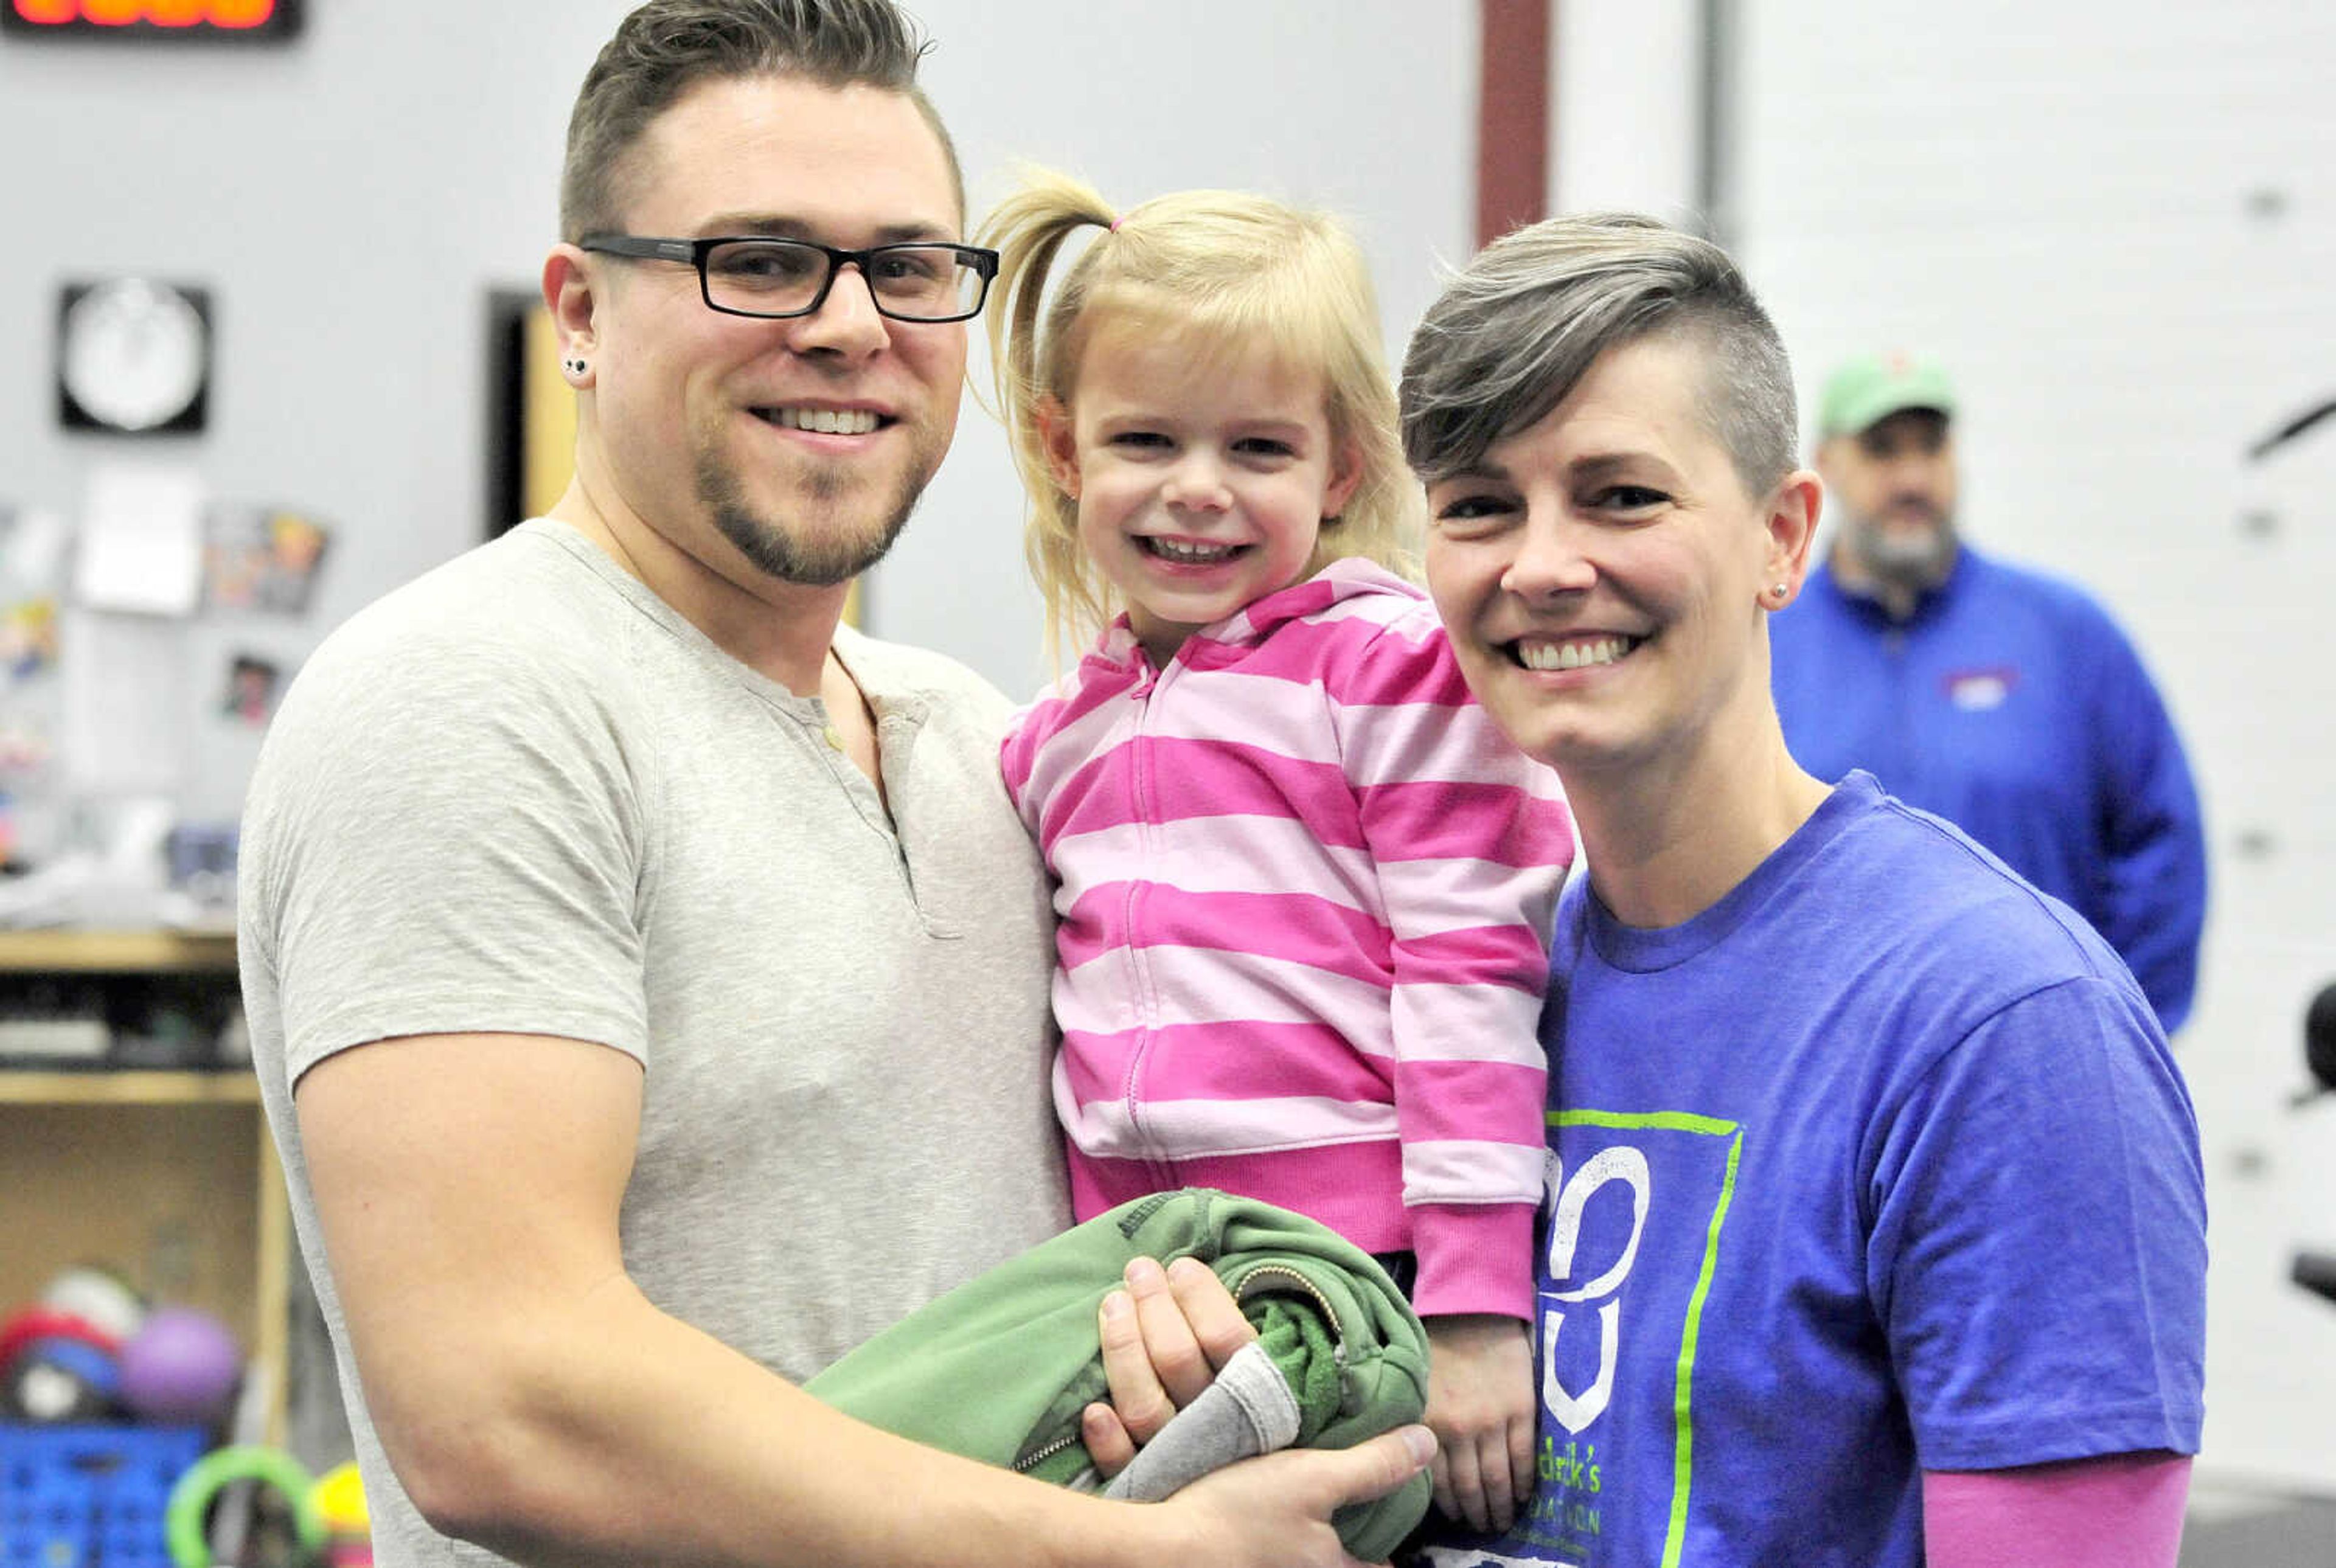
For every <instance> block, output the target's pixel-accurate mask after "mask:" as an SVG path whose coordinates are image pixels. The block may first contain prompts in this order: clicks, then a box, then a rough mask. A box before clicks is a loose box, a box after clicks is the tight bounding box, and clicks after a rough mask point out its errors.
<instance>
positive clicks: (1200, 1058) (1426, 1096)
mask: <svg viewBox="0 0 2336 1568" xmlns="http://www.w3.org/2000/svg"><path fill="white" fill-rule="evenodd" d="M1003 763H1004V769H1005V775H1006V786H1007V793H1008V794H1010V795H1011V796H1012V797H1013V800H1014V803H1015V805H1016V807H1017V809H1018V810H1019V811H1020V812H1021V813H1022V820H1023V822H1024V823H1025V824H1026V825H1027V827H1028V828H1029V829H1030V831H1031V833H1033V834H1034V835H1035V836H1036V838H1037V842H1038V845H1039V848H1040V850H1041V851H1042V852H1044V853H1045V855H1046V863H1047V865H1048V867H1049V868H1050V869H1051V870H1052V871H1053V872H1054V874H1055V878H1056V892H1055V909H1056V913H1057V914H1058V915H1059V916H1060V924H1059V926H1058V928H1057V935H1056V954H1057V958H1058V963H1057V967H1056V972H1055V1016H1056V1022H1057V1023H1058V1024H1059V1025H1060V1026H1061V1028H1062V1035H1063V1045H1062V1050H1061V1053H1060V1055H1059V1056H1058V1057H1056V1063H1055V1074H1054V1084H1055V1090H1054V1092H1055V1106H1056V1112H1057V1114H1058V1115H1060V1116H1061V1118H1062V1121H1063V1125H1064V1128H1065V1130H1066V1133H1067V1135H1068V1139H1069V1159H1070V1168H1071V1196H1072V1203H1073V1206H1074V1208H1075V1209H1076V1213H1077V1215H1078V1217H1079V1218H1080V1219H1082V1220H1085V1219H1088V1218H1091V1217H1093V1216H1094V1215H1095V1214H1098V1213H1102V1212H1103V1211H1104V1210H1105V1209H1108V1208H1111V1207H1113V1206H1114V1205H1115V1204H1118V1203H1124V1202H1125V1201H1126V1200H1128V1199H1130V1198H1134V1197H1137V1196H1141V1195H1143V1194H1144V1193H1153V1192H1159V1191H1163V1190H1165V1189H1170V1188H1175V1187H1183V1186H1208V1187H1219V1188H1222V1189H1224V1190H1226V1191H1228V1192H1235V1193H1242V1194H1244V1195H1247V1196H1251V1197H1256V1198H1261V1199H1264V1200H1266V1201H1267V1202H1270V1203H1279V1204H1281V1205H1282V1206H1283V1207H1285V1208H1290V1209H1295V1210H1297V1211H1299V1213H1305V1214H1309V1215H1311V1216H1313V1217H1314V1218H1315V1219H1318V1220H1319V1221H1321V1222H1324V1223H1325V1224H1328V1225H1329V1226H1331V1227H1332V1228H1333V1229H1335V1230H1337V1231H1338V1232H1341V1233H1342V1234H1344V1235H1345V1236H1347V1237H1348V1240H1350V1241H1352V1242H1355V1243H1356V1244H1357V1245H1358V1246H1360V1247H1362V1248H1364V1249H1365V1250H1367V1251H1374V1252H1385V1251H1397V1250H1399V1249H1405V1248H1408V1249H1410V1250H1412V1251H1414V1252H1416V1254H1417V1257H1418V1261H1419V1278H1418V1282H1417V1285H1416V1290H1415V1291H1414V1304H1415V1305H1416V1307H1417V1308H1418V1310H1420V1311H1421V1312H1422V1313H1451V1312H1498V1313H1504V1314H1507V1315H1508V1316H1511V1317H1516V1318H1524V1319H1528V1320H1530V1319H1531V1317H1532V1314H1533V1308H1532V1300H1533V1296H1532V1281H1533V1267H1532V1257H1531V1254H1532V1248H1533V1211H1534V1207H1535V1205H1536V1204H1537V1203H1538V1202H1539V1201H1540V1198H1541V1195H1542V1161H1543V1096H1544V1091H1545V1087H1546V1083H1547V1064H1546V1063H1545V1061H1544V1060H1543V1055H1542V1050H1541V1047H1540V1044H1539V1041H1538V1039H1537V1037H1536V1025H1537V1022H1538V1018H1539V1013H1540V1007H1541V997H1542V989H1543V984H1544V982H1545V980H1546V977H1547V973H1548V952H1549V937H1550V923H1551V920H1552V911H1553V910H1554V906H1555V903H1556V899H1557V891H1558V887H1559V884H1560V883H1561V882H1562V881H1563V879H1564V876H1565V872H1566V868H1567V867H1568V866H1569V865H1570V864H1571V863H1572V859H1573V849H1574V840H1573V824H1572V817H1571V815H1570V813H1568V812H1567V811H1566V808H1565V804H1564V801H1563V798H1562V794H1561V793H1560V791H1559V787H1558V783H1557V775H1556V774H1554V773H1553V772H1552V771H1551V770H1549V769H1548V768H1545V767H1543V766H1542V765H1539V764H1537V763H1534V762H1533V761H1531V760H1530V759H1528V758H1526V757H1525V756H1523V755H1521V754H1520V753H1519V752H1518V751H1517V750H1516V749H1515V747H1514V746H1513V745H1510V743H1509V742H1508V740H1507V738H1506V737H1505V736H1504V735H1502V734H1501V733H1500V731H1499V730H1498V729H1497V728H1495V727H1494V725H1493V722H1492V720H1491V719H1490V718H1489V717H1487V716H1486V715H1485V714H1484V710H1483V709H1482V708H1480V707H1478V706H1476V703H1475V699H1474V698H1473V697H1471V696H1470V695H1469V693H1468V688H1467V687H1466V685H1465V682H1464V681H1463V680H1462V678H1461V676H1460V669H1459V667H1458V665H1457V664H1456V663H1455V660H1454V658H1453V656H1452V651H1451V648H1450V646H1449V645H1448V644H1447V643H1446V641H1445V636H1444V628H1443V627H1442V626H1441V624H1440V623H1439V622H1438V621H1437V620H1436V610H1435V608H1434V607H1433V606H1432V605H1430V604H1429V603H1428V602H1427V599H1426V595H1424V594H1423V593H1421V592H1420V590H1419V589H1416V588H1414V587H1412V586H1411V585H1409V584H1407V583H1406V582H1404V581H1402V580H1401V579H1397V578H1396V577H1394V576H1393V575H1391V574H1389V573H1387V572H1386V571H1383V570H1380V569H1379V568H1378V567H1377V566H1374V565H1371V564H1370V563H1368V562H1367V561H1362V560H1342V561H1338V562H1335V563H1333V564H1332V565H1331V566H1329V568H1327V569H1325V570H1323V571H1321V572H1320V573H1319V574H1317V575H1316V576H1314V577H1312V578H1310V579H1307V580H1306V581H1304V582H1301V583H1298V584H1296V585H1294V586H1292V587H1290V588H1288V589H1282V590H1281V591H1280V592H1279V593H1274V594H1269V595H1267V596H1266V597H1265V598H1263V599H1259V600H1258V601H1257V602H1255V603H1254V604H1251V606H1250V607H1249V608H1248V609H1246V610H1244V611H1243V612H1242V613H1241V614H1240V615H1237V616H1234V617H1232V618H1230V619H1228V620H1225V621H1222V622H1221V623H1219V624H1218V625H1216V626H1213V627H1211V628H1207V629H1206V630H1204V631H1202V632H1200V633H1198V634H1196V635H1194V636H1193V637H1192V638H1190V639H1188V640H1187V641H1186V643H1185V644H1184V646H1183V648H1182V649H1181V650H1180V651H1179V652H1178V654H1177V656H1176V657H1175V658H1174V659H1173V660H1171V661H1170V663H1169V665H1168V667H1166V668H1165V669H1162V670H1154V669H1153V667H1152V664H1151V661H1150V660H1149V659H1148V658H1147V657H1145V656H1144V652H1143V649H1142V648H1140V647H1139V646H1138V645H1137V643H1136V641H1135V638H1134V634H1133V633H1131V632H1130V631H1129V630H1128V628H1127V625H1126V622H1125V620H1124V618H1123V619H1122V620H1121V621H1120V622H1119V623H1118V624H1117V625H1115V626H1114V627H1113V628H1111V629H1110V630H1108V631H1106V632H1105V634H1104V636H1103V638H1102V639H1101V640H1100V641H1099V642H1098V643H1097V645H1096V647H1095V649H1094V651H1092V652H1091V653H1089V654H1088V655H1087V657H1085V659H1083V660H1082V661H1081V662H1080V664H1079V666H1078V667H1077V668H1076V669H1075V670H1073V671H1072V672H1071V673H1070V674H1069V675H1067V676H1066V677H1064V678H1063V679H1062V680H1061V681H1059V682H1058V683H1056V687H1054V688H1053V689H1052V690H1051V691H1050V692H1049V693H1048V694H1047V695H1046V696H1044V697H1042V698H1041V699H1040V700H1039V701H1038V702H1037V703H1036V704H1034V705H1032V706H1030V707H1029V708H1027V709H1026V710H1025V711H1024V712H1023V713H1022V714H1021V715H1019V716H1017V720H1016V723H1015V726H1014V728H1013V730H1012V732H1011V733H1010V734H1009V735H1007V740H1006V744H1005V747H1004V756H1003Z"/></svg>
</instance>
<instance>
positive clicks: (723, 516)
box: [697, 453, 924, 588]
mask: <svg viewBox="0 0 2336 1568" xmlns="http://www.w3.org/2000/svg"><path fill="white" fill-rule="evenodd" d="M847 488H848V487H847V485H846V483H845V482H844V481H843V479H842V476H840V475H836V474H832V473H818V472H814V473H813V476H812V481H811V484H810V487H809V489H810V493H809V495H808V496H807V497H806V499H807V500H808V501H809V502H810V503H811V505H812V507H813V509H816V508H818V507H822V506H824V505H827V504H829V503H831V502H834V501H835V500H836V499H837V498H838V497H840V496H842V494H843V492H844V491H845V490H846V489H847ZM923 490H924V484H923V482H922V481H920V480H919V479H918V478H917V477H916V476H914V475H913V474H911V475H907V476H904V477H903V479H902V482H901V485H900V492H899V493H898V494H897V495H895V496H894V497H893V498H892V502H891V510H890V511H889V512H887V513H886V515H885V519H884V522H883V526H882V527H881V528H879V529H878V530H877V531H875V533H874V534H873V535H872V536H867V537H862V538H858V539H832V540H801V539H793V538H790V537H789V536H788V533H787V531H786V530H785V529H784V528H781V527H778V526H775V525H774V524H772V523H770V522H768V521H765V520H764V518H763V517H762V516H760V515H759V514H758V513H756V512H755V511H753V510H752V509H751V508H749V507H748V506H747V504H746V500H745V494H744V493H743V490H742V487H741V486H740V485H739V483H738V479H737V476H736V475H735V474H734V473H732V472H730V471H729V470H728V469H726V468H725V467H723V466H722V464H721V463H717V462H715V461H714V460H713V459H712V458H711V457H709V456H707V455H706V454H703V453H701V454H700V455H699V458H698V463H697V493H698V496H699V498H700V499H701V500H703V501H704V502H706V505H707V506H708V507H709V508H710V509H711V510H712V511H713V513H714V526H715V527H716V528H718V529H720V530H721V531H722V537H723V538H725V539H726V540H728V541H730V542H731V543H732V544H734V545H736V546H737V547H738V552H739V553H740V554H741V555H744V556H745V558H746V559H747V560H749V561H752V562H753V563H754V567H755V569H756V570H759V571H762V572H763V573H764V574H765V575H767V576H770V577H774V578H776V579H779V580H780V581H781V582H792V583H798V584H801V585H802V586H803V587H805V588H832V587H834V586H835V585H836V584H837V583H840V582H849V581H850V580H851V579H853V578H855V577H858V576H859V575H860V574H861V572H863V571H866V570H868V569H869V568H870V567H871V566H874V565H875V564H876V563H877V562H878V561H880V560H883V559H884V555H885V552H886V551H887V550H891V548H892V541H894V540H896V539H898V538H900V531H901V530H902V529H903V528H906V527H907V526H908V523H909V514H910V512H912V511H915V510H916V507H917V497H918V496H919V495H920V494H921V493H922V492H923Z"/></svg>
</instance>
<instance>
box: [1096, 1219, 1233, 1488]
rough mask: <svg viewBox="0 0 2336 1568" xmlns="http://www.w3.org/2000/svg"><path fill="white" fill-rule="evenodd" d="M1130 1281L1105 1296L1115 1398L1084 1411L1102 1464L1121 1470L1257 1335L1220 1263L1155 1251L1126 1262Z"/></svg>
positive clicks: (1106, 1362)
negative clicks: (1166, 1257) (1163, 1260)
mask: <svg viewBox="0 0 2336 1568" xmlns="http://www.w3.org/2000/svg"><path fill="white" fill-rule="evenodd" d="M1126 1279H1127V1289H1126V1290H1114V1291H1113V1292H1112V1293H1111V1294H1110V1295H1108V1296H1105V1298H1104V1302H1103V1313H1102V1329H1103V1369H1104V1377H1105V1378H1106V1379H1107V1380H1108V1381H1109V1383H1110V1384H1111V1403H1110V1404H1108V1405H1105V1404H1094V1405H1090V1406H1088V1407H1086V1409H1085V1412H1084V1413H1083V1414H1082V1416H1081V1417H1080V1432H1079V1435H1080V1437H1082V1438H1083V1439H1084V1440H1085V1443H1086V1447H1087V1454H1088V1456H1089V1457H1091V1458H1093V1459H1094V1460H1095V1469H1096V1470H1097V1471H1098V1472H1100V1473H1101V1474H1102V1475H1105V1476H1112V1475H1118V1474H1119V1473H1120V1472H1121V1471H1122V1470H1124V1469H1125V1468H1126V1467H1127V1466H1128V1464H1129V1462H1130V1461H1131V1460H1133V1459H1134V1457H1135V1450H1136V1449H1137V1448H1138V1447H1140V1446H1143V1445H1144V1444H1145V1443H1149V1442H1150V1441H1152V1439H1153V1437H1156V1436H1158V1435H1159V1432H1160V1428H1161V1427H1165V1426H1166V1425H1167V1424H1168V1419H1169V1417H1172V1416H1173V1415H1175V1414H1176V1412H1177V1411H1179V1410H1181V1409H1183V1407H1185V1406H1187V1405H1189V1404H1191V1403H1192V1401H1193V1400H1194V1399H1197V1398H1200V1396H1201V1390H1202V1389H1203V1388H1207V1387H1208V1386H1209V1384H1210V1383H1211V1382H1212V1380H1214V1378H1216V1375H1217V1369H1218V1368H1221V1367H1222V1366H1223V1365H1224V1364H1225V1363H1226V1362H1227V1361H1230V1360H1231V1359H1232V1358H1233V1354H1234V1352H1236V1351H1238V1350H1239V1349H1241V1347H1242V1346H1243V1345H1246V1344H1248V1343H1249V1342H1250V1341H1251V1339H1256V1338H1257V1330H1256V1329H1253V1328H1251V1326H1250V1321H1249V1320H1248V1319H1247V1318H1245V1317H1243V1316H1242V1315H1241V1306H1240V1304H1239V1303H1238V1302H1236V1301H1235V1300H1233V1296H1232V1292H1231V1290H1226V1289H1225V1283H1224V1281H1222V1280H1220V1279H1218V1278H1217V1275H1216V1271H1214V1270H1213V1269H1211V1268H1210V1267H1209V1266H1208V1265H1207V1264H1205V1263H1202V1262H1199V1261H1195V1260H1193V1259H1192V1258H1179V1259H1177V1260H1176V1261H1174V1262H1173V1263H1172V1264H1170V1265H1169V1266H1168V1267H1167V1268H1166V1269H1165V1270H1163V1269H1162V1268H1161V1267H1160V1265H1159V1264H1158V1263H1156V1262H1154V1261H1153V1260H1152V1259H1150V1258H1138V1259H1136V1260H1135V1261H1134V1262H1132V1263H1130V1264H1128V1266H1127V1274H1126Z"/></svg>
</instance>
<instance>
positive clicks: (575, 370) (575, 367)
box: [568, 359, 589, 375]
mask: <svg viewBox="0 0 2336 1568" xmlns="http://www.w3.org/2000/svg"><path fill="white" fill-rule="evenodd" d="M587 369H589V366H588V365H585V363H584V362H583V361H582V360H580V359H571V360H569V362H568V374H569V375H583V374H584V372H585V371H586V370H587Z"/></svg>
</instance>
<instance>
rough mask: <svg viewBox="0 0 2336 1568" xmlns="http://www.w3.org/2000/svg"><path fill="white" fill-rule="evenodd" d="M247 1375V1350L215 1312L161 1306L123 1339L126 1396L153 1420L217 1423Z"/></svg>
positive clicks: (134, 1407) (123, 1393) (123, 1392)
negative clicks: (245, 1353) (238, 1342)
mask: <svg viewBox="0 0 2336 1568" xmlns="http://www.w3.org/2000/svg"><path fill="white" fill-rule="evenodd" d="M242 1380H243V1350H242V1348H241V1347H239V1346H238V1345H237V1344H236V1342H235V1336H234V1335H233V1334H230V1333H229V1332H228V1330H227V1325H226V1324H224V1323H221V1322H220V1321H219V1320H218V1319H217V1318H214V1317H212V1316H211V1315H210V1314H209V1312H201V1311H198V1310H195V1309H194V1308H192V1307H157V1308H155V1309H154V1310H152V1311H151V1312H149V1313H148V1314H147V1315H146V1321H145V1323H144V1324H143V1325H141V1327H140V1329H139V1330H138V1332H137V1333H135V1334H133V1335H131V1337H130V1338H129V1339H126V1340H124V1341H123V1342H122V1388H121V1399H122V1403H123V1404H124V1405H127V1406H128V1407H130V1408H131V1410H132V1411H134V1412H136V1413H137V1414H138V1415H139V1416H141V1417H144V1418H145V1419H147V1420H149V1421H156V1422H186V1423H190V1424H198V1425H203V1426H215V1425H217V1424H219V1422H222V1421H224V1420H226V1419H227V1416H228V1412H229V1407H231V1406H232V1405H233V1404H234V1402H235V1390H236V1386H237V1385H238V1383H240V1382H241V1381H242Z"/></svg>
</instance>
